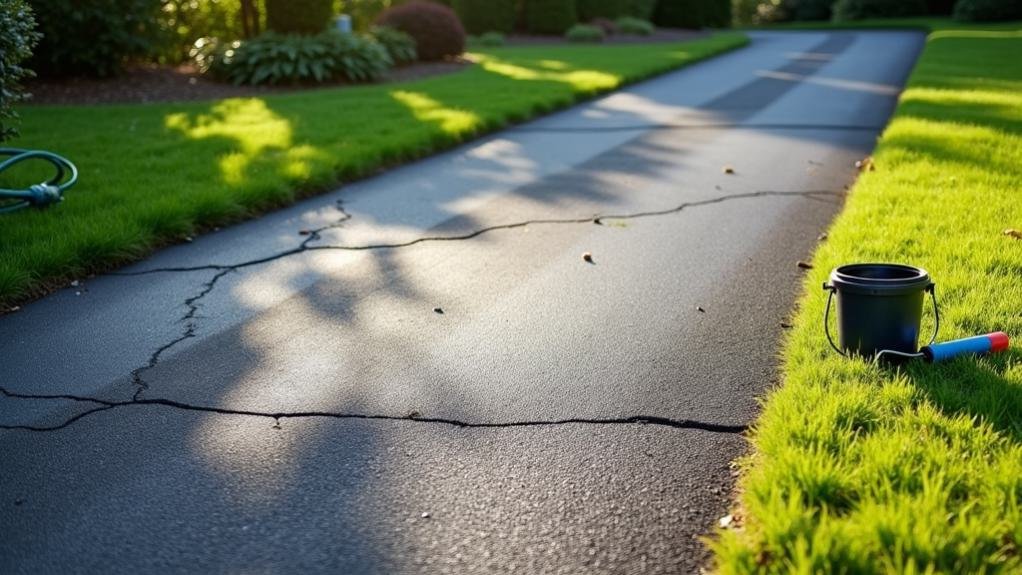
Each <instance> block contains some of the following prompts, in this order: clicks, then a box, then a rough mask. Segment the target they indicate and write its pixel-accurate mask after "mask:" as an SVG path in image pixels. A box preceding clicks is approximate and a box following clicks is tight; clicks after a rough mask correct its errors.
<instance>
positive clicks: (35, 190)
mask: <svg viewBox="0 0 1022 575" xmlns="http://www.w3.org/2000/svg"><path fill="white" fill-rule="evenodd" d="M0 158H7V159H5V160H4V161H3V162H0V174H2V173H3V172H4V171H6V170H8V169H10V168H12V167H14V165H15V164H20V163H21V162H26V161H28V160H43V161H46V162H49V163H50V164H51V165H52V166H53V167H54V169H55V170H56V173H55V174H54V175H53V177H52V178H50V179H49V180H47V181H45V182H43V183H41V184H35V185H33V186H29V187H28V188H27V189H15V190H12V189H7V188H0V201H3V200H16V201H15V202H14V203H8V204H5V205H0V214H7V213H10V212H13V211H16V210H20V209H22V208H27V207H29V206H34V207H37V208H43V207H46V206H49V205H53V204H56V203H58V202H60V201H61V200H63V199H64V192H66V191H67V190H68V188H70V187H71V186H73V185H75V183H76V182H77V181H78V168H76V167H75V165H74V164H72V163H71V161H70V160H68V159H67V158H65V157H63V156H58V155H57V154H54V153H53V152H46V151H43V150H22V149H19V148H0Z"/></svg>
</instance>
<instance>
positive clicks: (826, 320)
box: [823, 282, 940, 357]
mask: <svg viewBox="0 0 1022 575" xmlns="http://www.w3.org/2000/svg"><path fill="white" fill-rule="evenodd" d="M823 289H825V290H827V292H828V293H827V310H826V311H825V312H823V331H824V333H826V334H827V341H828V342H830V347H832V348H834V351H836V352H838V353H839V354H841V355H843V356H845V357H848V354H847V353H845V352H844V351H842V350H841V348H839V347H838V346H837V345H836V344H835V343H834V338H832V337H831V336H830V302H831V301H832V300H833V299H834V292H835V291H837V290H836V289H835V288H834V286H832V285H830V284H828V283H826V282H824V284H823ZM926 291H927V292H929V293H930V300H931V301H932V302H933V335H931V336H930V343H928V344H926V345H933V342H935V341H937V332H938V331H940V310H939V309H938V307H937V284H935V283H931V284H930V285H928V286H926Z"/></svg>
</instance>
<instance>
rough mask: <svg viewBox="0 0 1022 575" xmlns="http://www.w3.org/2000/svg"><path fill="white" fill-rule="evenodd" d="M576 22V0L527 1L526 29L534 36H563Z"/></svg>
mask: <svg viewBox="0 0 1022 575" xmlns="http://www.w3.org/2000/svg"><path fill="white" fill-rule="evenodd" d="M576 22H578V16H577V14H576V12H575V0H525V28H526V29H527V30H528V31H529V32H532V33H533V34H563V33H564V32H565V31H566V30H567V29H568V28H571V27H572V26H573V25H575V23H576Z"/></svg>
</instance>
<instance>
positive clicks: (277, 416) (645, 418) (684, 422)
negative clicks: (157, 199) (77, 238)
mask: <svg viewBox="0 0 1022 575" xmlns="http://www.w3.org/2000/svg"><path fill="white" fill-rule="evenodd" d="M0 394H2V395H3V396H4V397H6V398H8V399H27V400H49V401H54V400H64V401H75V402H80V403H90V404H94V405H96V407H95V408H93V409H89V410H87V411H83V412H82V413H79V414H77V415H75V416H74V417H71V418H69V419H67V420H65V421H63V422H62V423H59V424H57V425H51V426H35V425H9V424H0V429H7V430H22V431H38V432H46V431H57V430H60V429H64V428H66V427H69V426H71V425H72V424H74V423H75V422H78V421H80V420H82V419H85V418H86V417H88V416H90V415H93V414H96V413H100V412H103V411H108V410H111V409H117V408H121V407H130V406H149V405H152V406H161V407H169V408H173V409H180V410H184V411H198V412H202V413H215V414H218V415H241V416H248V417H263V418H267V419H273V420H274V421H276V422H278V423H279V422H280V420H282V419H299V418H310V417H320V418H329V419H359V420H367V421H408V422H414V423H434V424H441V425H449V426H452V427H458V428H463V429H469V428H483V429H500V428H512V427H550V426H557V425H573V424H574V425H659V426H663V427H672V428H675V429H695V430H700V431H707V432H710V433H725V434H741V433H745V432H746V431H748V426H747V425H724V424H719V423H706V422H702V421H696V420H692V419H672V418H668V417H659V416H655V415H633V416H628V417H614V418H586V417H572V418H567V419H548V420H527V421H503V422H485V421H484V422H472V421H462V420H458V419H450V418H446V417H425V416H421V415H405V416H397V415H374V414H364V413H341V412H332V411H280V412H269V411H254V410H248V409H229V408H224V407H210V406H204V405H195V404H191V403H184V402H180V401H174V400H172V399H131V400H128V401H108V400H105V399H98V398H94V397H83V396H78V395H38V394H26V393H17V392H13V391H9V390H8V389H6V388H4V387H0Z"/></svg>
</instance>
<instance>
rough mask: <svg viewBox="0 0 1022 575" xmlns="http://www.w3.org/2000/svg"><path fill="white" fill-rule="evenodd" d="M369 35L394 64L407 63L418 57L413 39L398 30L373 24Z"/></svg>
mask: <svg viewBox="0 0 1022 575" xmlns="http://www.w3.org/2000/svg"><path fill="white" fill-rule="evenodd" d="M369 35H370V36H372V38H373V40H376V42H377V43H379V44H380V45H381V46H383V48H384V49H385V50H386V51H387V54H390V59H391V60H393V61H394V63H395V64H408V63H410V62H414V61H415V60H416V58H418V54H416V52H415V39H414V38H412V37H411V36H409V35H408V34H405V33H404V32H402V31H400V30H395V29H393V28H390V27H388V26H373V27H372V28H371V29H370V30H369Z"/></svg>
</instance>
